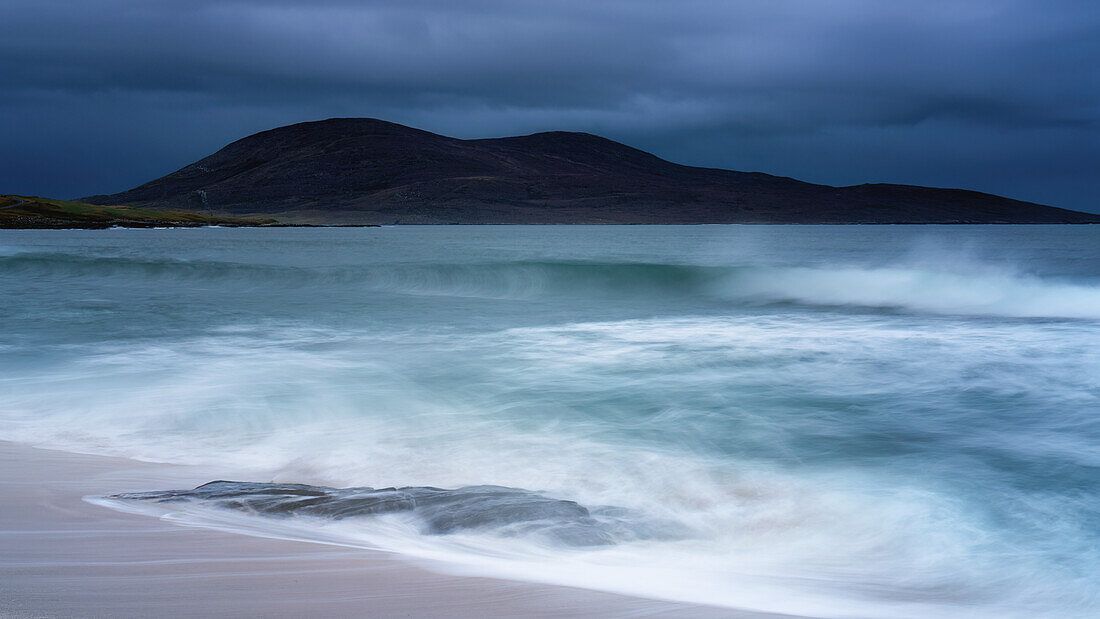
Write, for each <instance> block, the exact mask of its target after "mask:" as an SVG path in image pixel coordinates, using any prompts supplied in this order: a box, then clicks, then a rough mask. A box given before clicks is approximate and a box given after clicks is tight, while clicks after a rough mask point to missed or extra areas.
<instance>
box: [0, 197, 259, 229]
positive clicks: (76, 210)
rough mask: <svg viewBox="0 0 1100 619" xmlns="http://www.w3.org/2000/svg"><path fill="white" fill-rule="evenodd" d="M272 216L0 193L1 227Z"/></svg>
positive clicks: (197, 222) (246, 222)
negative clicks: (212, 213) (219, 214)
mask: <svg viewBox="0 0 1100 619" xmlns="http://www.w3.org/2000/svg"><path fill="white" fill-rule="evenodd" d="M275 223H277V222H276V220H274V219H246V218H238V217H211V216H208V215H199V214H198V213H185V212H181V211H154V210H147V209H140V208H132V207H128V206H100V205H98V204H86V203H84V202H72V201H68V200H54V199H51V198H40V197H37V196H16V195H0V228H109V227H113V226H122V227H133V228H149V227H156V226H214V225H220V226H263V225H270V224H275Z"/></svg>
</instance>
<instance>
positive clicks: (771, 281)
mask: <svg viewBox="0 0 1100 619" xmlns="http://www.w3.org/2000/svg"><path fill="white" fill-rule="evenodd" d="M0 270H2V271H5V272H7V273H11V274H17V275H24V276H33V277H48V276H52V277H55V278H60V279H66V278H112V277H121V278H133V277H138V278H143V279H153V280H160V279H164V280H173V281H178V280H185V281H186V280H210V281H223V282H224V281H231V282H237V283H240V284H242V285H244V286H253V287H256V288H260V287H263V286H266V285H270V284H277V285H278V286H279V287H280V288H283V289H302V288H309V289H315V288H328V287H336V286H339V287H347V288H353V289H365V290H371V291H383V292H388V293H393V294H408V295H430V296H459V297H463V296H465V297H481V298H497V299H539V298H549V297H553V298H568V297H570V296H575V297H578V298H580V297H583V298H596V299H601V298H602V299H609V300H613V299H621V298H645V297H657V298H679V299H690V298H696V299H702V300H710V301H714V302H719V303H724V304H726V305H727V306H732V307H738V306H760V305H775V304H787V305H795V306H809V307H819V308H830V307H843V308H865V309H888V310H891V311H895V312H918V313H936V314H954V315H986V316H1005V317H1018V318H1061V319H1086V320H1088V319H1100V283H1097V282H1092V281H1086V282H1080V281H1071V280H1066V279H1059V278H1050V277H1041V276H1037V275H1027V274H1021V273H1017V272H1015V271H1013V270H1011V269H1007V268H994V267H990V266H988V265H981V264H978V265H964V266H961V267H959V268H954V269H951V268H945V267H943V266H942V265H936V266H928V265H921V264H913V265H906V264H902V265H897V266H876V267H868V266H836V267H806V266H775V265H758V264H741V265H728V266H709V265H690V264H670V263H639V262H592V261H516V262H488V263H468V264H463V263H450V264H438V263H388V264H378V265H355V266H314V267H299V266H280V265H270V264H248V263H233V262H219V261H185V260H172V259H160V260H152V259H144V258H126V257H117V256H112V257H103V256H77V255H73V254H66V253H18V254H11V255H6V256H3V255H0Z"/></svg>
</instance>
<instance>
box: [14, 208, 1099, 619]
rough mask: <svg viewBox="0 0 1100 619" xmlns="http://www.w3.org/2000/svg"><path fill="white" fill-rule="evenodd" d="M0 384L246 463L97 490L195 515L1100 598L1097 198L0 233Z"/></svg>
mask: <svg viewBox="0 0 1100 619" xmlns="http://www.w3.org/2000/svg"><path fill="white" fill-rule="evenodd" d="M0 383H2V386H3V393H2V399H0V440H6V441H15V442H19V443H26V444H31V445H36V446H42V447H49V448H53V449H60V450H68V451H73V452H80V453H95V454H106V455H112V456H121V457H124V458H131V459H134V460H141V461H152V462H165V463H177V464H186V465H195V466H200V467H204V470H209V471H210V472H211V473H210V479H209V480H204V481H213V480H227V481H223V482H221V483H219V484H213V485H209V486H203V487H202V488H199V489H198V490H193V489H192V488H174V487H148V488H119V489H118V491H119V494H116V495H109V496H97V497H88V500H89V501H92V502H96V503H98V504H101V505H107V506H109V507H113V508H117V509H124V510H129V511H135V512H139V513H148V514H150V515H151V516H160V517H165V518H169V519H174V520H176V521H179V522H181V523H183V524H188V525H191V526H207V527H212V528H220V529H225V530H231V531H236V532H239V533H244V534H252V535H263V536H269V537H284V538H289V539H303V540H310V541H317V542H319V543H328V544H340V545H346V546H350V547H364V548H378V549H382V550H385V551H389V552H394V553H398V554H401V555H404V556H406V557H408V558H409V560H410V561H415V562H419V563H421V564H423V565H427V566H431V567H433V569H439V570H442V571H445V572H448V573H458V574H475V575H481V576H491V577H497V578H506V579H514V580H523V581H531V582H541V583H552V584H557V585H567V586H574V587H584V588H588V589H597V590H604V591H612V592H618V593H624V594H629V595H635V596H641V597H647V598H653V599H665V600H678V601H684V602H693V603H699V604H708V605H718V606H726V607H731V608H734V607H735V608H746V609H757V610H763V611H774V612H779V613H794V614H806V615H811V616H822V617H852V616H860V617H917V616H921V617H927V616H937V617H939V616H942V617H1006V616H1019V617H1035V616H1049V617H1087V616H1097V615H1100V226H1041V225H1032V226H1013V225H1000V226H982V225H958V226H391V227H381V228H278V229H256V228H252V229H249V228H216V227H215V228H197V229H163V230H149V229H144V230H135V229H112V230H96V231H91V230H68V231H4V232H3V234H2V235H0ZM166 491H176V492H166ZM0 561H2V559H0Z"/></svg>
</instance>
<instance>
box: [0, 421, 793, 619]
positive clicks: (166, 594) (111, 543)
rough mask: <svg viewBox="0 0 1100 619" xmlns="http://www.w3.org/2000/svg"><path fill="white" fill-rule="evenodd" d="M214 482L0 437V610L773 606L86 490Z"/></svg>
mask: <svg viewBox="0 0 1100 619" xmlns="http://www.w3.org/2000/svg"><path fill="white" fill-rule="evenodd" d="M206 481H209V479H208V478H207V476H206V475H204V474H203V473H202V472H200V471H198V470H195V469H190V468H188V467H183V466H174V465H161V464H149V463H142V462H135V461H131V460H124V459H116V458H105V457H101V456H87V455H78V454H71V453H66V452H60V451H50V450H44V449H35V448H32V447H27V446H22V445H15V444H12V443H5V442H0V496H2V497H3V503H2V507H0V616H4V617H200V616H201V617H215V616H216V617H304V616H313V617H355V616H400V617H439V616H450V617H454V616H459V617H475V616H476V617H485V616H541V617H565V616H600V617H607V616H627V617H763V616H775V615H761V614H758V613H741V612H738V611H734V610H731V609H727V608H721V609H719V608H710V607H702V606H692V605H685V604H677V603H671V602H664V601H655V600H646V599H639V598H631V597H625V596H619V595H615V594H609V593H601V592H596V591H587V590H583V589H572V588H566V587H553V586H546V585H538V584H528V583H521V582H511V581H502V580H493V579H487V578H470V577H462V576H453V575H447V574H440V573H436V572H433V571H429V570H427V569H423V568H421V567H419V566H417V565H413V564H411V563H409V562H407V561H406V560H405V559H403V558H401V557H399V556H397V555H393V554H389V553H385V552H379V551H370V550H361V549H348V548H341V547H335V546H325V545H320V544H312V543H306V542H294V541H286V540H276V539H264V538H258V537H249V536H245V535H236V534H232V533H225V532H220V531H213V530H208V529H194V528H188V527H182V526H179V525H176V524H173V523H171V522H166V521H163V520H159V519H156V518H151V517H145V516H137V515H130V514H124V513H121V512H117V511H114V510H111V509H108V508H105V507H100V506H96V505H92V504H90V503H87V502H85V501H84V500H83V499H82V497H83V496H86V495H89V494H107V493H113V492H119V491H127V490H149V489H157V488H165V487H167V486H166V484H169V485H172V487H189V486H194V485H197V484H200V483H203V482H206Z"/></svg>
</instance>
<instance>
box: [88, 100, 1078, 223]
mask: <svg viewBox="0 0 1100 619" xmlns="http://www.w3.org/2000/svg"><path fill="white" fill-rule="evenodd" d="M83 201H84V202H87V203H92V204H100V205H104V204H108V205H127V206H130V207H138V208H142V209H154V210H168V211H175V212H183V213H193V214H198V215H203V216H206V217H213V218H242V217H244V218H253V219H255V218H263V219H270V218H277V219H278V220H280V221H283V222H293V223H312V224H398V223H400V224H702V223H765V224H766V223H781V224H858V223H873V224H887V223H897V224H902V223H913V224H916V223H1100V215H1095V214H1089V213H1081V212H1076V211H1070V210H1065V209H1060V208H1054V207H1050V206H1043V205H1039V204H1033V203H1029V202H1021V201H1018V200H1012V199H1009V198H1002V197H999V196H994V195H990V194H986V193H979V192H975V191H966V190H960V189H935V188H928V187H917V186H910V185H890V184H866V185H856V186H850V187H831V186H827V185H816V184H812V183H806V182H802V181H798V180H795V179H791V178H784V177H778V176H771V175H768V174H762V173H755V172H735V171H730V170H719V169H712V168H697V167H691V166H684V165H679V164H676V163H672V162H669V161H665V160H663V159H661V158H659V157H657V156H655V155H651V154H649V153H646V152H643V151H641V150H638V149H635V148H631V147H629V146H626V145H623V144H620V143H618V142H614V141H612V140H608V139H606V138H602V137H599V136H596V135H591V134H587V133H571V132H563V131H555V132H549V133H536V134H533V135H528V136H522V137H509V138H494V139H476V140H462V139H456V138H450V137H446V136H442V135H437V134H434V133H429V132H427V131H421V130H418V129H413V128H410V127H406V126H403V125H398V124H394V123H390V122H385V121H382V120H376V119H366V118H338V119H330V120H324V121H318V122H306V123H300V124H295V125H290V126H287V127H280V128H277V129H272V130H269V131H264V132H261V133H257V134H254V135H251V136H249V137H246V138H243V139H241V140H238V141H236V142H233V143H232V144H230V145H228V146H226V147H225V148H223V149H221V150H219V151H218V152H216V153H214V154H212V155H210V156H208V157H206V158H204V159H201V160H199V161H197V162H195V163H192V164H191V165H188V166H186V167H184V168H182V169H180V170H178V171H176V172H173V173H171V174H169V175H167V176H164V177H161V178H158V179H156V180H153V181H150V182H148V183H145V184H144V185H141V186H140V187H136V188H134V189H130V190H129V191H124V192H121V193H116V194H112V195H97V196H90V197H87V198H83ZM246 225H247V224H246Z"/></svg>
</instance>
